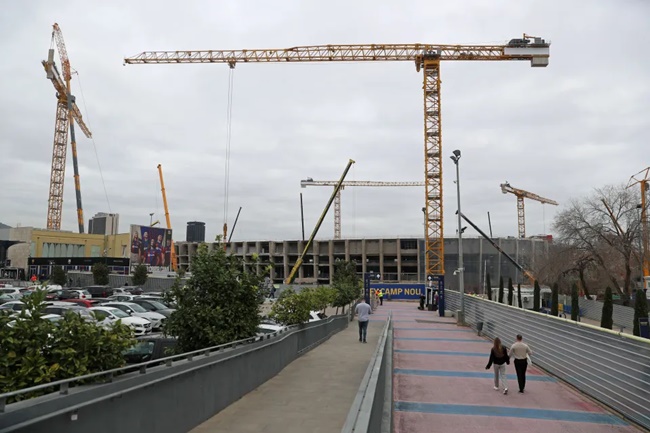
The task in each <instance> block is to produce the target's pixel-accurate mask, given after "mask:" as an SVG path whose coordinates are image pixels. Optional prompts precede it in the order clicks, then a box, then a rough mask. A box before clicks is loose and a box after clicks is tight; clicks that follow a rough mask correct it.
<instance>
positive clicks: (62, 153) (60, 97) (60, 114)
mask: <svg viewBox="0 0 650 433" xmlns="http://www.w3.org/2000/svg"><path fill="white" fill-rule="evenodd" d="M52 27H53V29H52V40H53V41H55V42H56V47H57V51H58V52H59V58H60V61H61V68H62V70H63V77H61V75H60V74H59V71H58V70H57V68H56V64H55V63H54V50H53V49H50V50H49V52H48V59H47V61H42V62H41V63H42V64H43V67H44V68H45V72H46V76H47V78H48V79H49V80H51V81H52V84H53V85H54V88H55V90H56V97H57V105H56V120H55V126H54V146H53V150H52V169H51V171H50V189H49V197H48V205H47V228H48V229H49V230H60V229H61V215H62V210H63V186H64V183H65V165H66V164H65V163H66V155H67V148H68V130H69V133H70V147H71V149H72V163H73V169H74V183H75V194H76V200H77V223H78V225H79V233H83V232H84V217H83V205H82V202H81V182H80V180H79V163H78V160H77V140H76V135H75V128H74V123H75V121H76V122H77V123H78V124H79V127H80V128H81V130H82V131H83V133H84V134H85V135H86V137H88V138H91V137H92V134H91V132H90V130H89V129H88V127H87V126H86V124H85V123H84V121H83V118H82V116H81V112H80V111H79V108H78V107H77V104H76V102H75V97H74V95H72V91H71V83H70V81H71V78H72V76H71V71H70V69H71V68H70V60H69V59H68V51H67V49H66V47H65V42H64V40H63V33H62V32H61V28H60V27H59V25H58V24H57V23H54V25H53V26H52Z"/></svg>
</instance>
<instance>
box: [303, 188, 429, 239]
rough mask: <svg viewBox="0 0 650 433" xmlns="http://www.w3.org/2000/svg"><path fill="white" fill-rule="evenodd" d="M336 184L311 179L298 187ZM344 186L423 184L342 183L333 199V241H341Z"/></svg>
mask: <svg viewBox="0 0 650 433" xmlns="http://www.w3.org/2000/svg"><path fill="white" fill-rule="evenodd" d="M337 184H338V182H337V181H334V180H314V179H311V178H308V179H305V180H301V181H300V187H301V188H306V187H308V186H334V187H336V185H337ZM346 186H424V182H376V181H371V180H349V181H347V182H343V184H342V185H341V188H340V189H339V192H338V193H337V194H336V197H335V198H334V239H341V191H343V189H344V188H345V187H346Z"/></svg>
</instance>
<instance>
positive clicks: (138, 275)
mask: <svg viewBox="0 0 650 433" xmlns="http://www.w3.org/2000/svg"><path fill="white" fill-rule="evenodd" d="M147 278H149V274H148V273H147V266H146V265H138V266H136V267H135V269H134V270H133V277H132V278H131V280H132V281H133V285H134V286H144V285H145V283H146V282H147Z"/></svg>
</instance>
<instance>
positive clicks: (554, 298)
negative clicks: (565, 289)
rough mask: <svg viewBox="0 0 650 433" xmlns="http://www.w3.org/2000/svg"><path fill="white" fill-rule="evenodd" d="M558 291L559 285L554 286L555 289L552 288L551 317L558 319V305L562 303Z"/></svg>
mask: <svg viewBox="0 0 650 433" xmlns="http://www.w3.org/2000/svg"><path fill="white" fill-rule="evenodd" d="M558 291H559V288H558V286H557V283H555V284H553V287H551V315H552V316H556V317H557V315H558V311H557V309H558V304H559V303H560V299H559V293H558Z"/></svg>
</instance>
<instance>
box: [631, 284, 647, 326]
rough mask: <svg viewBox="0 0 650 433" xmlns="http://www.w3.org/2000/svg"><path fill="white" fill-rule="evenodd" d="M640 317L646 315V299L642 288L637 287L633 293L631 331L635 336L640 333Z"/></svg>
mask: <svg viewBox="0 0 650 433" xmlns="http://www.w3.org/2000/svg"><path fill="white" fill-rule="evenodd" d="M642 317H648V301H647V299H646V296H645V293H643V290H641V289H638V290H637V291H636V294H635V295H634V329H633V331H632V332H633V334H634V335H636V336H637V337H638V336H640V335H641V330H640V329H639V319H640V318H642Z"/></svg>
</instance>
